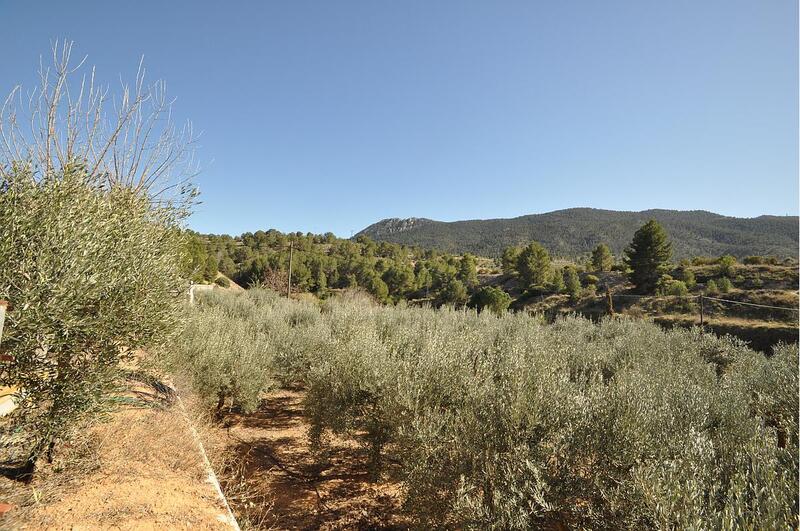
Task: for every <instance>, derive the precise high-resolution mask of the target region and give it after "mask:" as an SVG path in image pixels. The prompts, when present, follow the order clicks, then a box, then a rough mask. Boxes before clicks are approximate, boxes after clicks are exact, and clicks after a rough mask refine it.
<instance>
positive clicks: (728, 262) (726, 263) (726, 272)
mask: <svg viewBox="0 0 800 531" xmlns="http://www.w3.org/2000/svg"><path fill="white" fill-rule="evenodd" d="M735 267H736V258H734V257H733V256H731V255H729V254H726V255H725V256H720V257H719V260H718V261H717V274H718V275H720V276H723V277H732V276H733V275H734V269H735Z"/></svg>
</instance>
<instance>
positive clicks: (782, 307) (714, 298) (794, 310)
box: [703, 295, 800, 312]
mask: <svg viewBox="0 0 800 531" xmlns="http://www.w3.org/2000/svg"><path fill="white" fill-rule="evenodd" d="M703 298H704V299H708V300H712V301H719V302H727V303H728V304H741V305H743V306H754V307H756V308H770V309H773V310H787V311H790V312H800V310H798V309H797V308H789V307H788V306H770V305H768V304H755V303H753V302H742V301H732V300H728V299H718V298H716V297H708V296H705V295H704V296H703Z"/></svg>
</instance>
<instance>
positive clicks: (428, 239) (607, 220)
mask: <svg viewBox="0 0 800 531" xmlns="http://www.w3.org/2000/svg"><path fill="white" fill-rule="evenodd" d="M649 219H655V220H657V221H658V222H659V223H661V224H662V225H663V226H664V228H665V229H666V230H667V232H668V233H669V234H670V236H671V237H672V239H673V241H674V249H673V250H674V253H675V257H676V258H688V257H692V256H703V255H706V256H719V255H723V254H730V255H733V256H736V257H744V256H747V255H776V256H784V257H785V256H797V246H798V218H797V216H759V217H757V218H733V217H726V216H721V215H719V214H714V213H711V212H705V211H702V210H697V211H678V210H645V211H642V212H617V211H613V210H599V209H594V208H571V209H568V210H557V211H555V212H548V213H546V214H533V215H529V216H521V217H517V218H511V219H485V220H469V221H453V222H442V221H433V220H430V219H420V218H411V219H407V220H401V219H385V220H382V221H379V222H378V223H375V224H373V225H370V226H369V227H367V228H365V229H364V230H362V231H361V232H359V235H361V234H363V235H365V236H369V237H370V238H372V239H374V240H378V241H387V242H394V243H401V244H405V245H417V246H420V247H423V248H426V249H438V250H440V251H445V252H451V253H464V252H469V253H473V254H477V255H481V256H490V257H497V256H500V253H501V252H502V251H503V249H505V248H506V247H509V246H513V245H519V244H522V243H526V242H529V241H532V240H533V241H538V242H540V243H541V244H542V245H544V246H545V247H546V248H547V249H548V250H549V251H550V252H551V253H552V254H554V255H556V256H562V257H576V256H579V255H582V254H585V253H588V252H589V251H591V250H592V249H593V248H594V247H595V246H596V245H598V244H599V243H606V244H607V245H608V246H609V247H610V248H611V250H612V251H613V252H614V253H615V254H619V253H621V252H622V250H623V249H624V248H625V246H626V245H627V244H628V242H630V240H631V237H632V236H633V233H634V232H635V231H636V229H638V228H639V227H640V226H641V225H642V224H643V223H645V222H646V221H647V220H649Z"/></svg>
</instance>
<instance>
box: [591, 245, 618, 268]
mask: <svg viewBox="0 0 800 531" xmlns="http://www.w3.org/2000/svg"><path fill="white" fill-rule="evenodd" d="M613 265H614V256H613V255H612V254H611V249H609V248H608V245H606V244H604V243H601V244H600V245H598V246H597V247H595V248H594V250H593V251H592V268H594V270H595V271H610V270H611V266H613Z"/></svg>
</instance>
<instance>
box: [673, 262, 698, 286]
mask: <svg viewBox="0 0 800 531" xmlns="http://www.w3.org/2000/svg"><path fill="white" fill-rule="evenodd" d="M675 274H676V278H677V279H678V280H680V281H682V282H683V283H684V284H685V285H686V287H687V288H688V289H690V290H691V289H694V287H695V286H696V285H697V280H696V279H695V276H694V273H693V272H692V270H691V269H689V268H688V267H687V266H685V265H684V266H681V267H679V268H678V270H677V271H676V272H675Z"/></svg>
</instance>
